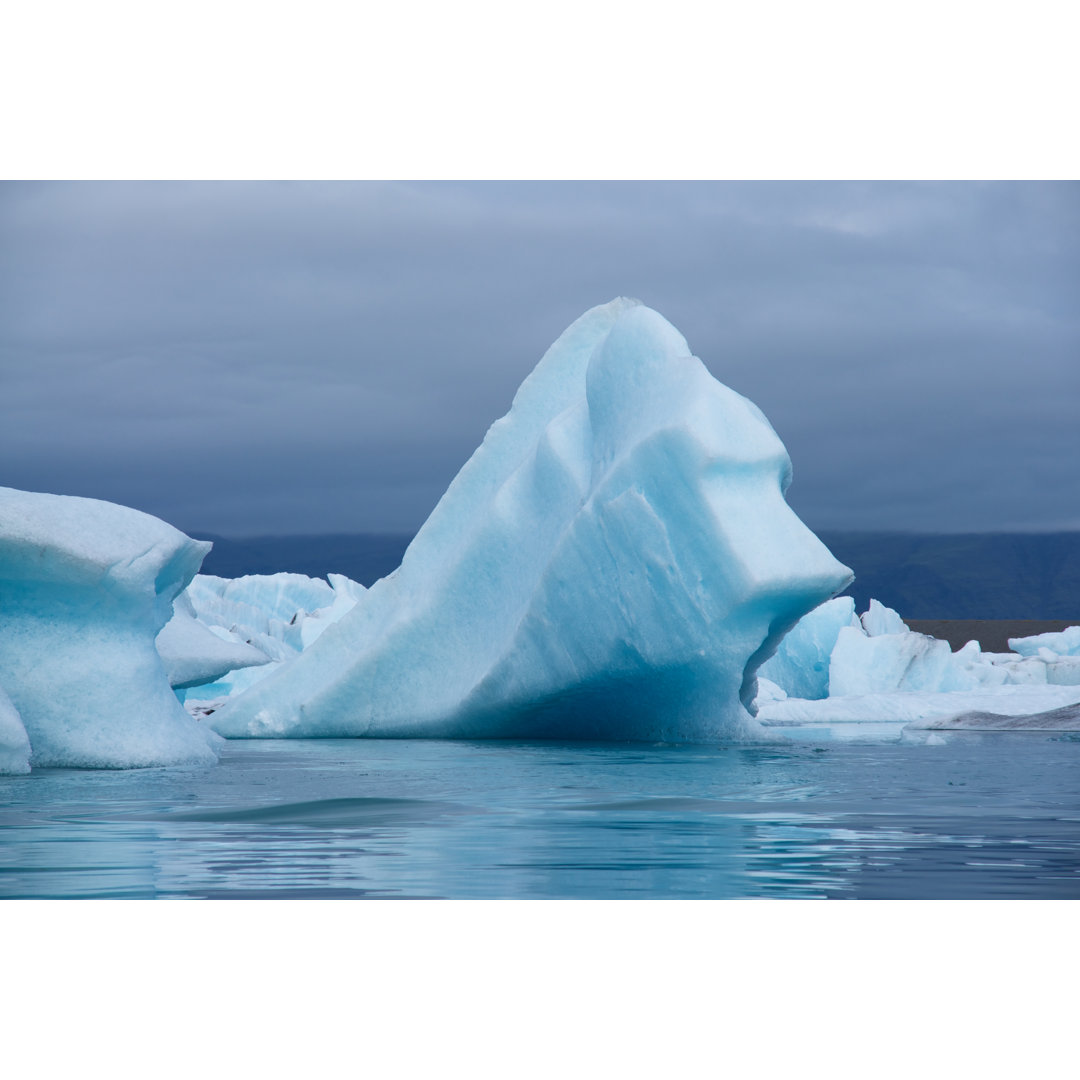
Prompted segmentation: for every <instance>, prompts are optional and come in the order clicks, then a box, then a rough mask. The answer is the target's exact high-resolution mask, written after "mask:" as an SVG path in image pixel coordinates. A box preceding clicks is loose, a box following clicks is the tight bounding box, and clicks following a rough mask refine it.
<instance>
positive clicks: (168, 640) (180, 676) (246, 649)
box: [157, 593, 270, 690]
mask: <svg viewBox="0 0 1080 1080" xmlns="http://www.w3.org/2000/svg"><path fill="white" fill-rule="evenodd" d="M157 651H158V655H159V656H160V657H161V659H162V661H163V662H164V664H165V673H166V675H167V676H168V679H169V683H170V685H171V686H172V687H173V689H174V690H182V689H185V688H187V687H191V686H199V685H202V684H204V683H212V682H214V681H215V680H216V679H220V678H221V677H222V676H223V675H227V674H228V673H229V672H230V671H235V670H237V669H239V668H248V667H256V666H259V665H261V664H269V663H270V657H269V656H267V655H266V653H264V652H262V651H260V650H259V649H256V648H254V647H253V646H251V645H248V644H246V643H245V642H244V641H241V640H240V639H239V638H238V637H237V636H236V635H235V634H233V633H231V632H229V631H228V630H221V629H220V628H219V627H216V626H207V625H206V624H205V623H202V622H200V621H199V620H198V619H197V618H196V616H195V609H194V608H193V607H192V605H191V601H190V600H189V599H188V597H187V595H186V594H185V593H181V594H180V595H179V596H178V597H177V598H176V599H175V600H174V601H173V617H172V618H171V619H170V620H169V621H168V622H167V623H166V624H165V626H164V627H163V628H162V631H161V633H160V634H158V636H157Z"/></svg>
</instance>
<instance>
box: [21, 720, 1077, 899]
mask: <svg viewBox="0 0 1080 1080" xmlns="http://www.w3.org/2000/svg"><path fill="white" fill-rule="evenodd" d="M0 897H5V898H10V897H72V898H73V897H204V898H274V897H282V898H285V897H291V898H301V897H303V898H308V897H328V898H329V897H355V898H365V897H367V898H380V897H388V898H406V897H414V898H420V897H459V898H468V897H484V898H493V897H534V898H541V897H578V898H583V897H594V898H641V897H649V898H663V897H672V898H676V897H681V898H733V897H828V898H832V897H835V898H847V897H852V898H895V899H917V898H991V897H993V898H1039V897H1053V898H1059V899H1060V898H1076V897H1080V735H1069V734H1066V735H1057V736H1052V735H1047V734H1032V733H1022V734H1007V733H995V734H984V735H980V734H975V733H956V734H949V735H946V736H935V737H934V738H932V739H931V740H930V741H929V742H922V743H911V742H904V741H898V740H896V739H892V740H878V741H872V742H860V741H857V740H852V741H843V742H841V741H831V740H830V741H826V740H822V741H819V742H813V741H801V742H790V743H786V742H785V743H775V744H766V745H731V746H652V745H629V744H626V745H611V744H604V745H598V744H582V743H550V742H531V743H522V742H434V741H413V740H363V739H358V740H310V741H299V740H289V741H286V740H281V741H255V740H251V741H233V742H230V743H228V744H227V746H226V748H225V750H224V753H223V754H222V758H221V763H220V764H219V765H218V766H216V767H208V768H187V769H184V768H179V769H177V768H174V769H140V770H131V771H91V770H76V769H42V770H40V771H35V772H34V773H32V774H31V775H29V776H20V777H3V778H0Z"/></svg>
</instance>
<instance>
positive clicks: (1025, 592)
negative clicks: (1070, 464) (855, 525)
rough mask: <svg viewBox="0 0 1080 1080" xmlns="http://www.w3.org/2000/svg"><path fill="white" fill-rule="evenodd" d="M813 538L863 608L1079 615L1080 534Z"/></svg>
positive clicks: (922, 614) (918, 615)
mask: <svg viewBox="0 0 1080 1080" xmlns="http://www.w3.org/2000/svg"><path fill="white" fill-rule="evenodd" d="M818 535H819V536H820V537H821V539H822V541H823V542H824V543H825V544H826V545H827V546H828V547H829V549H830V550H831V551H832V552H833V554H834V555H835V556H836V557H837V558H838V559H839V560H840V561H841V562H843V563H846V564H847V565H848V566H850V567H851V569H852V570H854V571H855V575H856V576H855V581H854V582H853V583H852V585H851V587H850V588H849V589H848V590H847V593H848V594H849V595H851V596H853V597H854V598H855V603H856V606H857V607H858V608H859V610H860V611H861V610H863V608H864V607H865V605H866V604H867V603H868V602H869V600H870V597H872V596H873V597H876V598H877V599H878V600H880V601H881V602H882V603H885V604H888V605H889V607H892V608H895V609H896V610H897V611H899V612H900V613H901V614H902V615H905V616H907V617H909V618H912V619H1070V620H1080V532H1064V533H968V534H958V535H923V534H908V533H853V532H833V531H823V532H820V533H818Z"/></svg>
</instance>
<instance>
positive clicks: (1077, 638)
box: [1009, 626, 1080, 660]
mask: <svg viewBox="0 0 1080 1080" xmlns="http://www.w3.org/2000/svg"><path fill="white" fill-rule="evenodd" d="M1009 648H1010V649H1012V651H1013V652H1015V653H1019V654H1020V655H1021V656H1041V654H1042V652H1043V650H1044V649H1045V650H1046V651H1047V652H1048V653H1050V654H1051V655H1052V658H1053V659H1054V660H1056V659H1057V658H1058V657H1062V656H1080V626H1067V627H1066V628H1065V629H1064V630H1062V631H1060V632H1059V633H1051V634H1033V635H1032V636H1031V637H1019V638H1009Z"/></svg>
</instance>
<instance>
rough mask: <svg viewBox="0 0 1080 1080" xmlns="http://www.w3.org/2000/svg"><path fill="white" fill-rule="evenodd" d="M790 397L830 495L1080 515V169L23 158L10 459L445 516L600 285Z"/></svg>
mask: <svg viewBox="0 0 1080 1080" xmlns="http://www.w3.org/2000/svg"><path fill="white" fill-rule="evenodd" d="M620 294H622V295H628V296H636V297H638V298H640V299H641V300H643V301H644V302H645V303H647V304H649V305H650V306H652V307H654V308H656V309H657V310H658V311H660V312H661V313H662V314H663V315H665V316H666V317H667V318H668V319H669V320H670V321H671V322H673V323H674V324H675V326H677V327H678V328H679V329H680V330H681V331H682V333H683V334H684V335H685V336H686V338H687V340H688V341H689V343H690V347H691V349H692V350H693V351H694V352H695V354H696V355H698V356H700V357H701V359H702V360H703V361H704V362H705V364H706V365H707V366H708V368H709V369H710V370H711V371H712V373H713V374H714V375H715V376H716V377H717V378H718V379H720V380H721V381H722V382H725V383H727V384H728V385H729V386H731V387H733V388H734V389H735V390H738V391H739V392H740V393H742V394H745V395H747V396H748V397H750V398H751V399H752V400H753V401H755V402H756V403H757V404H758V405H760V406H761V408H762V409H763V411H764V412H765V414H766V416H768V417H769V419H770V420H771V421H772V423H773V426H774V427H775V428H776V430H777V431H778V432H779V434H780V437H781V438H782V439H783V440H784V442H785V444H786V445H787V448H788V450H789V452H790V454H791V457H792V460H793V462H794V476H795V479H794V483H793V484H792V487H791V489H790V491H789V501H790V502H791V504H792V505H793V506H794V508H795V509H796V510H797V511H798V512H799V513H800V515H801V516H802V517H803V518H804V520H806V521H807V523H808V524H810V525H811V526H812V527H814V528H818V529H822V528H830V527H832V528H862V529H879V528H880V529H911V530H920V531H951V532H955V531H983V530H1015V529H1021V530H1050V529H1067V528H1080V434H1078V432H1080V304H1078V302H1077V301H1078V299H1080V185H1078V184H1064V183H1057V184H1031V183H1024V184H981V183H980V184H957V183H949V184H916V185H912V184H863V183H860V184H819V183H813V184H811V183H806V184H804V183H768V184H754V183H665V184H658V183H626V182H617V183H448V184H437V183H355V184H354V183H326V184H308V183H302V184H301V183H243V184H241V183H182V184H167V183H143V184H138V183H64V184H24V183H12V182H5V183H2V184H0V484H3V485H5V486H10V487H19V488H25V489H30V490H38V491H52V492H59V493H63V494H74V495H87V496H92V497H95V498H102V499H110V500H113V501H116V502H120V503H124V504H127V505H130V506H135V507H138V508H139V509H142V510H146V511H148V512H150V513H152V514H156V515H158V516H159V517H162V518H164V519H165V520H167V521H170V522H172V523H173V524H174V525H177V526H178V527H179V528H182V529H184V530H185V531H188V532H192V533H195V534H200V533H205V532H211V533H221V534H224V535H230V536H251V535H259V534H271V533H282V534H284V533H314V532H360V531H411V530H413V529H415V528H417V527H418V526H419V525H420V524H421V523H422V522H423V520H424V518H425V517H426V516H427V514H428V513H429V512H430V510H431V508H432V507H433V506H434V504H435V502H436V501H437V499H438V497H439V495H440V494H441V493H442V491H443V490H444V489H445V487H446V485H447V484H448V482H449V481H450V479H451V478H452V477H453V475H454V473H455V472H456V471H457V470H458V468H459V467H460V466H461V465H462V464H463V463H464V461H465V460H466V458H467V457H468V455H469V454H470V453H471V452H472V450H473V449H474V448H475V446H476V445H477V444H478V443H479V441H480V439H481V438H482V437H483V434H484V432H485V430H486V429H487V427H488V425H489V424H490V423H491V422H492V421H493V420H495V419H496V418H498V417H499V416H501V415H502V414H503V413H504V412H505V411H506V409H507V408H508V407H509V404H510V400H511V398H512V396H513V393H514V390H515V389H516V387H517V386H518V384H519V383H520V382H521V380H522V379H523V378H524V377H525V376H526V375H527V374H528V372H529V371H530V370H531V369H532V367H533V366H534V365H535V363H536V362H537V360H539V358H540V356H541V355H542V354H543V352H544V350H545V349H546V348H547V347H548V345H549V344H550V343H551V342H552V341H553V340H554V339H555V338H556V337H557V336H558V335H559V333H561V331H562V330H563V329H564V328H565V327H566V326H567V325H568V324H569V323H570V322H572V321H573V320H574V319H575V318H576V317H577V316H578V315H580V314H581V313H582V312H583V311H585V310H586V309H587V308H589V307H591V306H593V305H594V304H597V303H602V302H605V301H607V300H610V299H611V298H612V297H614V296H617V295H620Z"/></svg>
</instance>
